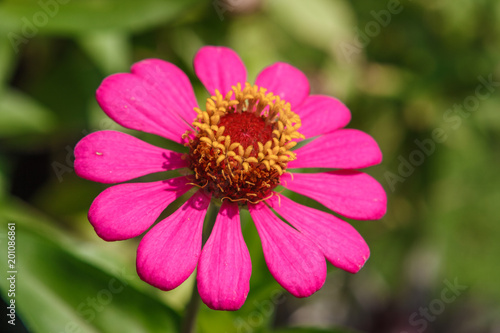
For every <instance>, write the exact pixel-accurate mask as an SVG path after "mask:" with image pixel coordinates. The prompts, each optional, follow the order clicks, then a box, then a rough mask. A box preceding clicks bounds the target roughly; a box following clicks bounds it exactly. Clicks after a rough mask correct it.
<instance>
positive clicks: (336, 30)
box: [268, 0, 353, 51]
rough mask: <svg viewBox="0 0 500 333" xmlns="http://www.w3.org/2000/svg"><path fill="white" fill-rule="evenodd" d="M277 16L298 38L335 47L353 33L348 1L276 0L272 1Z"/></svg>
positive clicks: (272, 7) (321, 45) (272, 10)
mask: <svg viewBox="0 0 500 333" xmlns="http://www.w3.org/2000/svg"><path fill="white" fill-rule="evenodd" d="M268 5H269V11H270V14H271V15H272V17H273V18H275V19H276V21H277V22H279V23H280V24H281V25H282V26H283V28H284V29H285V30H286V31H287V32H289V33H290V34H292V35H293V36H295V37H296V38H297V39H298V40H300V41H302V42H304V43H307V44H309V45H313V46H315V47H317V48H319V49H323V50H326V51H332V50H333V49H334V48H335V47H336V46H337V43H338V41H339V40H342V39H345V38H346V37H348V36H349V32H350V30H349V29H350V27H351V26H353V13H352V10H351V8H350V7H349V6H348V5H347V4H346V3H345V2H344V1H329V0H312V1H297V0H292V1H290V0H275V1H270V2H269V3H268Z"/></svg>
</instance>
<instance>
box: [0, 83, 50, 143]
mask: <svg viewBox="0 0 500 333" xmlns="http://www.w3.org/2000/svg"><path fill="white" fill-rule="evenodd" d="M54 123H55V119H54V117H53V115H52V113H51V112H50V111H49V110H47V109H46V108H44V107H43V106H41V105H40V104H38V102H37V101H35V100H33V99H32V98H31V97H29V96H27V95H25V94H24V93H22V92H20V91H16V90H8V91H5V92H3V93H2V94H1V96H0V137H6V136H11V135H21V134H26V133H48V132H49V131H50V130H51V129H52V128H53V126H54Z"/></svg>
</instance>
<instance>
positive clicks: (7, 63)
mask: <svg viewBox="0 0 500 333" xmlns="http://www.w3.org/2000/svg"><path fill="white" fill-rule="evenodd" d="M14 58H15V57H14V49H13V48H12V47H11V45H10V43H9V42H8V40H7V39H6V38H2V39H0V93H1V91H2V90H3V89H4V88H3V86H4V85H5V83H6V82H7V80H8V79H9V78H10V75H11V73H12V71H13V69H14Z"/></svg>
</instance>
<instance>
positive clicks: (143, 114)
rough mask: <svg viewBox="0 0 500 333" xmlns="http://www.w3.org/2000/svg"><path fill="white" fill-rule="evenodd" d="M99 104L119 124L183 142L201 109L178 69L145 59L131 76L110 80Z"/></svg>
mask: <svg viewBox="0 0 500 333" xmlns="http://www.w3.org/2000/svg"><path fill="white" fill-rule="evenodd" d="M96 96H97V101H98V102H99V105H100V106H101V108H102V109H103V110H104V112H106V114H107V115H108V116H109V117H111V118H112V119H113V120H114V121H116V122H117V123H118V124H120V125H122V126H124V127H127V128H131V129H135V130H139V131H144V132H149V133H153V134H157V135H161V136H163V137H165V138H167V139H170V140H173V141H176V142H183V139H182V138H181V136H182V134H184V133H185V132H186V131H187V130H189V129H190V126H189V124H191V122H192V121H193V119H194V118H195V117H196V112H195V111H194V110H193V108H194V107H197V106H198V103H197V102H196V98H195V96H194V92H193V88H192V87H191V83H190V82H189V79H188V77H187V76H186V74H184V73H183V72H182V71H181V70H180V69H179V68H178V67H177V66H175V65H173V64H171V63H168V62H166V61H163V60H159V59H146V60H143V61H140V62H138V63H136V64H135V65H133V66H132V73H131V74H129V73H119V74H114V75H111V76H108V77H107V78H106V79H104V81H103V82H102V83H101V85H100V86H99V89H97V94H96Z"/></svg>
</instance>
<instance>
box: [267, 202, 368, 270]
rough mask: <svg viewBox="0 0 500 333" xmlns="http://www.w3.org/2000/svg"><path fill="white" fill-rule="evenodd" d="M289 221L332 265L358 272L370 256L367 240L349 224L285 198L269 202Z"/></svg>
mask: <svg viewBox="0 0 500 333" xmlns="http://www.w3.org/2000/svg"><path fill="white" fill-rule="evenodd" d="M266 203H268V204H269V205H270V206H271V207H272V208H274V210H276V212H277V213H278V214H280V215H281V216H282V217H283V218H284V219H285V220H287V222H289V223H290V224H291V225H293V226H294V227H295V228H297V229H298V230H299V231H300V232H302V233H303V234H304V235H306V236H307V237H309V238H310V239H311V240H312V241H313V242H314V243H316V244H317V245H318V247H319V248H320V249H321V251H323V254H324V255H325V257H326V259H328V261H330V262H331V263H332V265H334V266H336V267H338V268H340V269H343V270H345V271H348V272H350V273H356V272H357V271H359V270H360V269H361V267H363V265H364V264H365V262H366V260H368V257H369V256H370V249H369V248H368V245H366V242H365V240H364V239H363V237H361V235H360V234H359V233H358V232H357V231H356V229H354V228H353V227H352V226H351V225H350V224H349V223H347V222H344V221H342V220H341V219H339V218H337V217H335V216H333V215H331V214H328V213H325V212H322V211H319V210H316V209H314V208H310V207H307V206H303V205H300V204H298V203H296V202H294V201H292V200H290V199H288V198H287V197H285V196H283V195H275V196H273V197H271V198H270V199H268V200H266Z"/></svg>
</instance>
